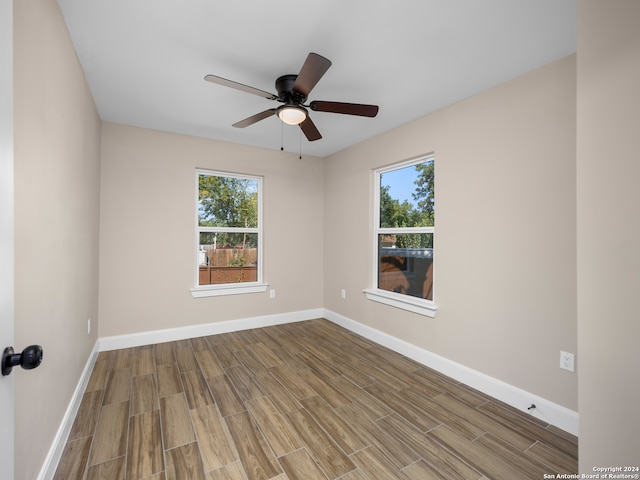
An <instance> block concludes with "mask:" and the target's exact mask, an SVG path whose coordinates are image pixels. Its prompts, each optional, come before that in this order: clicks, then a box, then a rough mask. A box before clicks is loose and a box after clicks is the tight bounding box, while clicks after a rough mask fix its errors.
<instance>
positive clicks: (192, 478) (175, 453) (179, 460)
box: [165, 442, 206, 480]
mask: <svg viewBox="0 0 640 480" xmlns="http://www.w3.org/2000/svg"><path fill="white" fill-rule="evenodd" d="M165 455H166V458H167V470H166V477H167V480H185V479H189V480H206V479H205V475H204V469H203V467H202V460H201V458H200V452H199V451H198V445H197V444H196V443H195V442H193V443H188V444H186V445H182V446H180V447H176V448H173V449H171V450H167V451H166V453H165Z"/></svg>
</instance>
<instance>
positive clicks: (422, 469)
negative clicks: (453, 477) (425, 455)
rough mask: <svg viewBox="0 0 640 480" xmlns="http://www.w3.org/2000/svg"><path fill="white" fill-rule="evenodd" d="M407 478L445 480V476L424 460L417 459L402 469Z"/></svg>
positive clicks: (413, 479)
mask: <svg viewBox="0 0 640 480" xmlns="http://www.w3.org/2000/svg"><path fill="white" fill-rule="evenodd" d="M402 473H404V474H405V475H406V476H407V478H409V480H447V477H445V476H444V475H441V474H440V473H438V471H437V470H436V469H435V468H433V467H432V466H431V465H429V464H428V463H427V462H425V461H424V460H418V461H417V462H416V463H412V464H411V465H409V466H408V467H405V468H403V469H402Z"/></svg>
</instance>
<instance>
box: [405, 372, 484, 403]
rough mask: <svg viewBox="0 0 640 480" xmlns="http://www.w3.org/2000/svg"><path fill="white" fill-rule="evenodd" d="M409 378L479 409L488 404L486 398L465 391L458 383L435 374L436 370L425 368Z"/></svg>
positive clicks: (413, 373)
mask: <svg viewBox="0 0 640 480" xmlns="http://www.w3.org/2000/svg"><path fill="white" fill-rule="evenodd" d="M409 376H410V377H412V378H413V379H414V380H415V381H417V382H420V383H422V384H425V385H428V386H431V387H434V388H436V389H438V390H440V391H441V392H446V393H449V394H451V395H452V396H454V397H456V398H458V399H460V400H462V401H463V402H465V403H468V404H469V405H471V406H473V407H477V406H479V405H482V404H483V403H486V399H485V398H483V397H481V396H480V395H477V394H475V393H474V392H472V391H470V390H469V389H465V388H464V387H463V386H461V385H460V384H458V383H457V382H455V381H453V380H452V379H450V378H448V377H445V376H444V375H442V374H440V373H438V372H435V371H434V370H431V369H430V368H426V367H425V368H421V369H418V370H414V371H413V372H411V373H410V374H409Z"/></svg>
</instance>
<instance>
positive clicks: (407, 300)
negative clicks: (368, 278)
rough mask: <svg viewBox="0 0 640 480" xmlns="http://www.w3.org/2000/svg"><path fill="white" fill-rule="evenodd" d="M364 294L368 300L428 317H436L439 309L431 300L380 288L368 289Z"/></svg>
mask: <svg viewBox="0 0 640 480" xmlns="http://www.w3.org/2000/svg"><path fill="white" fill-rule="evenodd" d="M364 294H365V295H366V296H367V299H369V300H373V301H374V302H379V303H384V304H385V305H390V306H392V307H396V308H401V309H403V310H408V311H410V312H413V313H417V314H419V315H424V316H426V317H431V318H433V317H435V316H436V311H437V310H438V307H437V306H436V305H435V303H433V302H432V301H431V300H425V299H423V298H417V297H411V296H409V295H402V294H399V293H394V292H388V291H387V290H381V289H379V288H367V289H365V290H364Z"/></svg>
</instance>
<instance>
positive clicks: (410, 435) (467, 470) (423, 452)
mask: <svg viewBox="0 0 640 480" xmlns="http://www.w3.org/2000/svg"><path fill="white" fill-rule="evenodd" d="M377 423H378V425H379V426H380V427H381V428H382V429H383V430H384V431H385V432H387V433H389V434H390V435H391V436H393V437H394V438H396V440H397V441H398V443H399V444H400V445H406V447H405V448H407V449H411V450H413V451H415V452H416V453H418V455H420V457H421V458H422V460H423V461H426V462H427V463H428V464H429V465H430V466H431V467H432V468H433V469H434V470H436V471H437V472H439V474H440V475H441V476H442V477H443V478H446V479H447V480H478V479H479V478H480V477H481V476H482V474H481V473H480V472H478V471H477V470H474V469H473V468H471V467H470V466H469V465H468V464H466V463H465V462H464V461H463V460H461V459H460V457H457V456H456V455H454V454H452V453H451V452H450V451H449V450H447V449H446V448H444V447H443V446H442V445H440V444H439V443H438V442H436V441H434V440H433V439H432V438H430V437H428V436H427V435H425V434H424V433H422V432H421V431H420V430H418V429H417V428H416V427H414V426H413V425H411V424H410V423H409V422H407V421H406V420H405V419H403V418H402V417H400V416H399V415H397V414H393V415H389V416H387V417H385V418H382V419H380V420H378V422H377ZM415 470H418V471H420V470H421V467H415ZM403 471H404V470H403ZM405 473H406V472H405ZM407 476H411V475H409V474H408V473H407Z"/></svg>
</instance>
